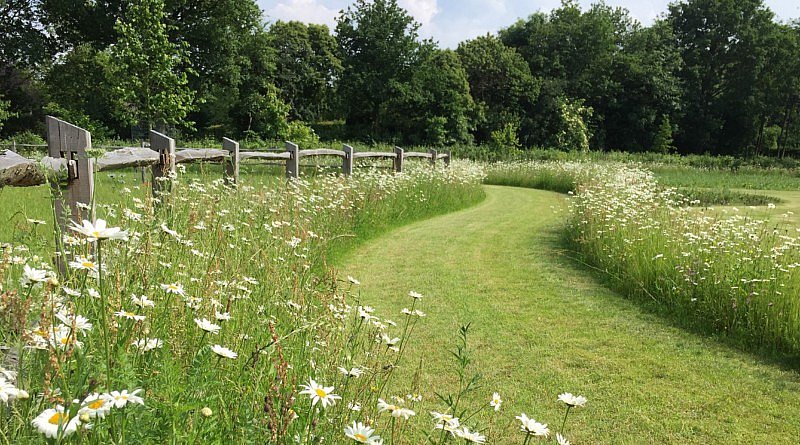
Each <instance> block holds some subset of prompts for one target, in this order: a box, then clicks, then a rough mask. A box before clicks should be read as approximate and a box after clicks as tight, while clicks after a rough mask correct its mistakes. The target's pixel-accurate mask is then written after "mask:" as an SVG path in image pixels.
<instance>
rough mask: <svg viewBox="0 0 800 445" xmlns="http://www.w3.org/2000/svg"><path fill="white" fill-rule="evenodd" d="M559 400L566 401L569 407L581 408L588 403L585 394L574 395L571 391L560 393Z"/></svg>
mask: <svg viewBox="0 0 800 445" xmlns="http://www.w3.org/2000/svg"><path fill="white" fill-rule="evenodd" d="M558 400H559V401H560V402H564V403H566V404H567V406H569V407H575V406H578V407H581V408H582V407H583V406H584V405H586V402H587V401H588V400H587V399H586V397H584V396H574V395H572V393H569V392H565V393H563V394H559V396H558Z"/></svg>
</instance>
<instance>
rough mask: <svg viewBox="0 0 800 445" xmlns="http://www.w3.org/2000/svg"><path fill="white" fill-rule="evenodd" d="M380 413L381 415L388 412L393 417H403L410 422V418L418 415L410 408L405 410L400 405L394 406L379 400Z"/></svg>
mask: <svg viewBox="0 0 800 445" xmlns="http://www.w3.org/2000/svg"><path fill="white" fill-rule="evenodd" d="M378 412H379V413H383V412H388V413H390V414H391V415H392V417H402V418H404V419H406V420H408V418H409V417H411V416H415V415H416V414H417V413H415V412H414V411H412V410H410V409H408V408H403V407H402V406H399V405H393V404H391V403H387V402H386V401H385V400H383V399H378Z"/></svg>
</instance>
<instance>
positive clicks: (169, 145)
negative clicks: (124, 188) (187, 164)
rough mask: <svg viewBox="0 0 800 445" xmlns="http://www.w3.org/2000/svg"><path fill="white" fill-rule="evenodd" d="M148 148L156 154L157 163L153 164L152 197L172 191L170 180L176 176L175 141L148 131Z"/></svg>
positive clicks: (158, 196)
mask: <svg viewBox="0 0 800 445" xmlns="http://www.w3.org/2000/svg"><path fill="white" fill-rule="evenodd" d="M150 148H151V149H153V150H155V151H156V152H157V153H158V163H156V164H153V196H154V197H156V198H160V195H162V194H165V193H169V192H171V191H172V178H174V177H175V175H176V174H177V168H176V165H177V163H176V162H175V139H172V138H171V137H168V136H166V135H164V134H161V133H159V132H157V131H154V130H150Z"/></svg>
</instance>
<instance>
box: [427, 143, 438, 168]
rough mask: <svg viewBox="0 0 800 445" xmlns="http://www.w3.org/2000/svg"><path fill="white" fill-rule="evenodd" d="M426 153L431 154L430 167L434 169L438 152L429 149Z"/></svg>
mask: <svg viewBox="0 0 800 445" xmlns="http://www.w3.org/2000/svg"><path fill="white" fill-rule="evenodd" d="M428 153H430V154H431V167H436V156H438V155H439V152H437V151H436V150H434V149H432V148H431V149H430V150H428Z"/></svg>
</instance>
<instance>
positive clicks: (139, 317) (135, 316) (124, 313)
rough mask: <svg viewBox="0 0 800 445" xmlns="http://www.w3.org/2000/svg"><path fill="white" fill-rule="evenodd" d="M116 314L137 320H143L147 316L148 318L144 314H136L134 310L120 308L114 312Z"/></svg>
mask: <svg viewBox="0 0 800 445" xmlns="http://www.w3.org/2000/svg"><path fill="white" fill-rule="evenodd" d="M114 315H116V316H117V317H121V318H127V319H128V320H136V321H142V320H144V319H145V318H147V317H145V316H144V315H138V314H134V313H133V312H128V311H126V310H119V311H117V312H114Z"/></svg>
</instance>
